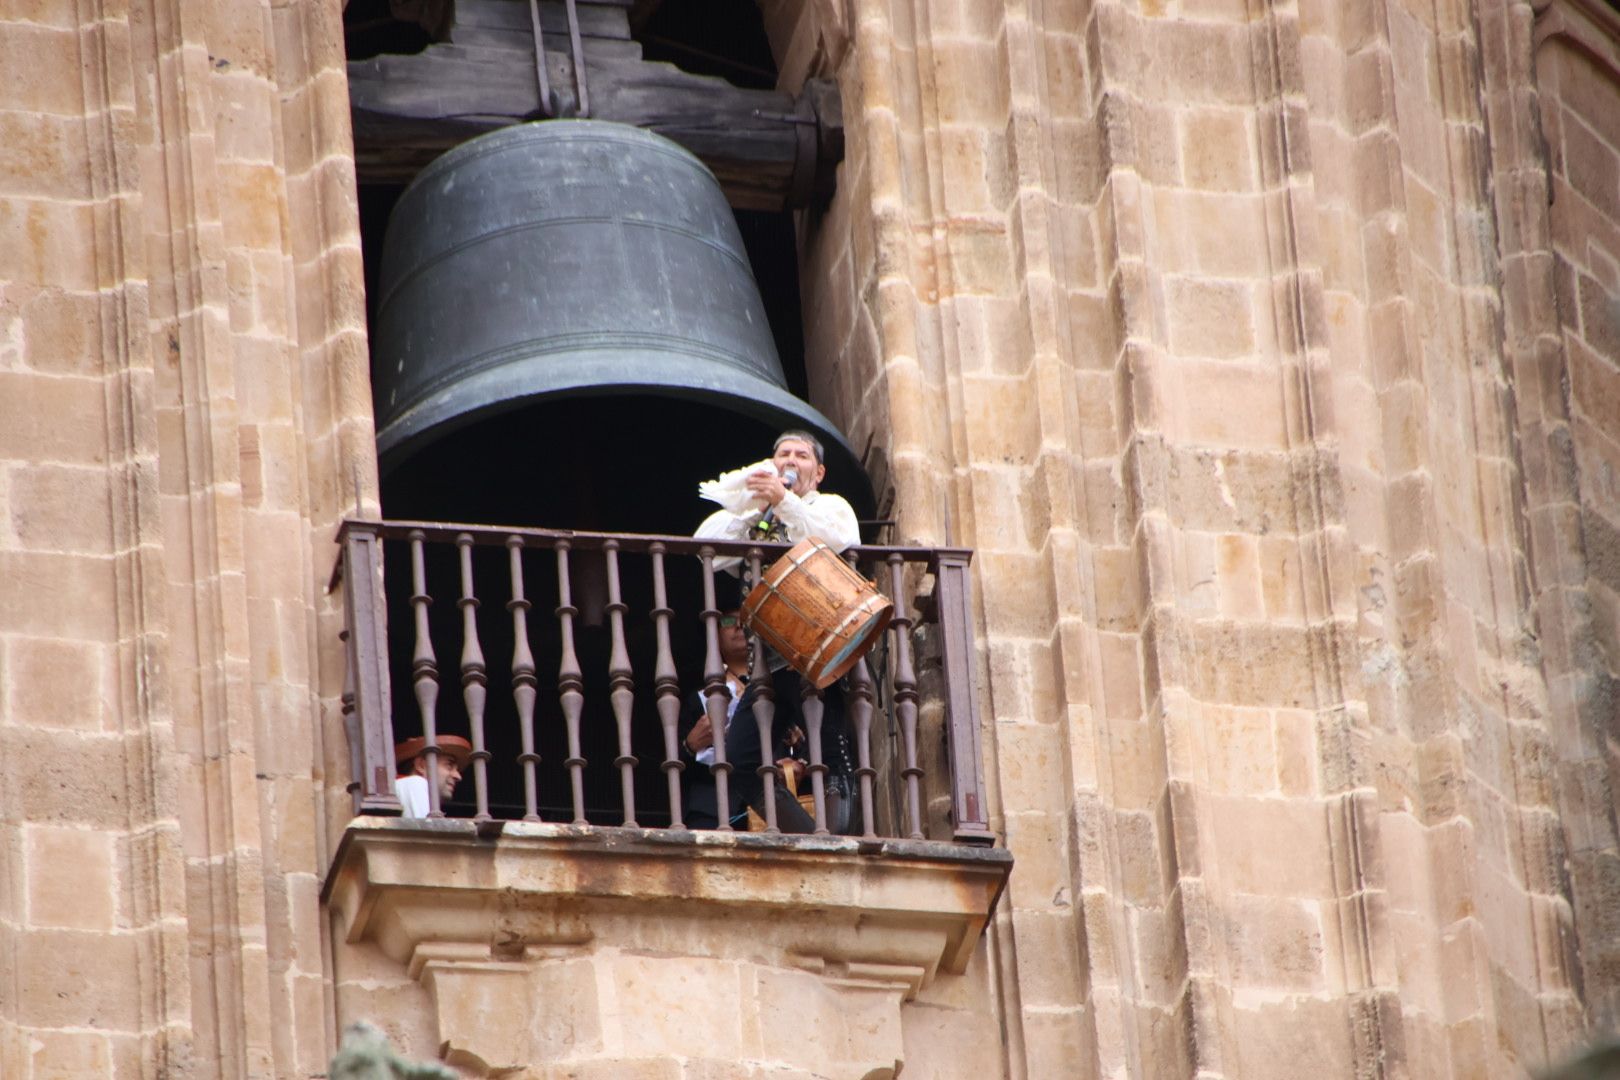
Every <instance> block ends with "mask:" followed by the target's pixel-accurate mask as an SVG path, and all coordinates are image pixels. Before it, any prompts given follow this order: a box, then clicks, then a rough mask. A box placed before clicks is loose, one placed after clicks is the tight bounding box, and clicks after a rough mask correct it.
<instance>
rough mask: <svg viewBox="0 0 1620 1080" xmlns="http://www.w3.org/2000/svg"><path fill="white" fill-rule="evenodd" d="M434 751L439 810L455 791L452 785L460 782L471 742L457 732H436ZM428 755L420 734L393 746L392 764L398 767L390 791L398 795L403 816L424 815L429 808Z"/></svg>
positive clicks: (470, 755) (469, 753) (430, 802)
mask: <svg viewBox="0 0 1620 1080" xmlns="http://www.w3.org/2000/svg"><path fill="white" fill-rule="evenodd" d="M438 750H439V753H438V758H439V770H438V771H439V777H438V788H439V807H440V809H443V807H444V804H445V803H447V802H449V801H450V797H451V796H452V795H454V794H455V790H456V785H457V784H459V783H461V770H462V769H465V768H466V767H467V760H468V759H469V758H471V757H472V743H470V742H468V741H467V740H466V739H463V738H462V737H461V736H459V735H440V736H439V737H438ZM429 757H430V755H429V754H428V753H427V739H426V737H424V736H421V735H418V736H416V737H415V738H414V739H406V740H405V741H404V742H402V743H400V744H398V745H397V746H395V747H394V763H395V765H396V767H397V768H398V769H399V775H398V776H396V777H395V778H394V794H395V795H397V796H399V804H400V806H402V807H403V808H404V810H403V812H402V816H404V817H408V818H425V817H427V816H428V813H429V812H430V811H431V809H432V805H433V804H432V801H431V799H432V797H431V795H430V794H429V793H428V759H429Z"/></svg>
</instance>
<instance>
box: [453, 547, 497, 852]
mask: <svg viewBox="0 0 1620 1080" xmlns="http://www.w3.org/2000/svg"><path fill="white" fill-rule="evenodd" d="M456 547H457V548H458V549H459V554H460V556H461V599H460V600H458V601H456V606H457V607H458V608H460V609H461V700H462V701H464V702H465V703H466V705H467V725H468V727H469V728H470V730H471V732H472V754H471V755H470V760H471V761H472V768H473V797H474V799H475V800H476V802H477V806H478V809H477V810H476V811H475V812H474V814H473V819H474V820H475V821H488V820H489V751H488V750H486V749H484V701H485V699H486V697H487V696H488V694H489V689H488V687H489V676H488V672H487V669H486V668H485V666H484V648H483V646H482V645H481V644H479V641H478V606H479V605H478V597H476V596H474V595H473V576H472V547H473V538H472V535H471V534H470V533H461V534H460V535H458V536H457V537H456Z"/></svg>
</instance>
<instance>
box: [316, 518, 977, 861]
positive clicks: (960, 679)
mask: <svg viewBox="0 0 1620 1080" xmlns="http://www.w3.org/2000/svg"><path fill="white" fill-rule="evenodd" d="M339 542H340V544H341V545H342V557H341V559H340V561H339V566H338V569H337V571H336V572H335V573H334V585H336V584H337V583H338V582H339V581H341V584H342V588H343V595H344V603H345V612H346V620H345V629H344V631H343V634H342V640H343V643H344V647H345V650H346V657H347V665H346V668H345V681H344V692H343V699H342V710H343V717H344V725H345V731H346V733H347V735H348V739H349V745H350V753H351V764H352V768H353V782H352V783H351V784H350V789H351V791H352V792H353V793H354V801H355V810H356V812H357V813H368V814H398V813H400V809H401V808H400V802H399V800H398V799H397V797H396V796H395V794H394V791H393V775H394V761H393V747H394V743H395V731H396V724H395V717H394V715H393V710H392V705H391V701H392V696H391V694H390V691H389V687H390V686H391V685H392V682H393V681H394V680H393V679H392V678H391V672H390V668H391V667H392V669H393V672H394V673H395V674H397V675H398V676H399V677H401V678H406V677H408V678H409V680H410V682H411V685H412V691H413V693H412V698H413V701H414V706H415V708H414V712H413V713H411V714H407V715H401V716H400V717H399V723H398V725H397V726H398V729H399V730H400V731H401V732H402V733H404V734H408V735H414V734H417V733H418V732H419V733H420V734H421V735H422V736H424V737H425V740H426V743H427V750H426V753H427V755H428V757H429V767H430V770H431V769H432V768H433V767H434V761H435V759H436V758H437V756H439V755H440V753H441V751H440V749H439V739H440V737H441V735H443V734H445V733H447V732H449V731H464V732H465V734H466V735H467V736H469V737H470V742H471V745H472V748H473V749H472V753H471V755H470V768H469V769H468V770H467V772H468V775H467V776H466V777H465V778H464V783H463V785H462V787H461V788H460V789H458V792H457V797H456V800H455V803H454V806H453V807H452V812H453V813H461V814H465V813H467V812H468V810H467V808H466V804H464V803H463V802H462V801H461V800H463V799H466V798H467V797H468V796H470V804H471V807H470V808H471V813H472V815H473V816H474V817H475V818H476V819H478V820H485V819H489V818H492V817H508V818H518V817H521V818H522V819H524V820H528V821H537V820H544V819H548V818H549V819H552V820H568V821H572V822H573V823H574V824H576V825H592V824H594V825H604V824H616V825H622V826H628V827H638V826H639V827H651V826H656V825H663V824H665V823H666V822H667V825H668V827H670V828H675V829H681V828H685V827H687V826H686V823H687V821H688V820H689V816H690V808H689V807H685V806H683V795H684V788H683V774H685V773H687V771H688V770H694V769H702V768H705V766H704V765H702V764H699V763H698V762H696V761H694V760H691V758H690V756H689V755H687V754H684V753H683V752H682V748H681V744H680V736H681V734H682V733H681V731H680V722H681V716H682V713H683V711H685V712H686V713H687V715H688V717H693V716H697V715H707V717H708V718H709V721H710V724H711V725H712V727H713V730H714V732H715V733H716V737H715V740H714V755H713V756H714V761H713V763H712V766H709V768H711V770H712V776H713V779H714V786H715V791H716V795H717V804H718V806H720V807H727V806H729V805H730V791H731V789H732V786H733V784H734V782H735V780H736V778H735V776H734V775H733V768H734V762H731V761H728V760H727V755H726V748H725V738H724V735H723V733H724V732H725V731H726V725H727V715H728V708H729V707H730V704H731V700H730V699H731V692H730V690H729V689H728V688H727V681H726V674H725V666H724V663H723V660H722V656H721V648H720V618H721V615H722V612H721V610H720V607H719V604H718V602H717V596H718V595H719V590H718V589H717V585H719V584H723V583H724V580H723V579H724V575H717V573H716V571H715V569H714V564H715V561H716V560H717V559H728V558H730V559H737V558H740V559H741V560H742V561H743V563H744V564H745V565H747V566H748V567H750V568H751V570H752V572H753V574H754V576H755V577H756V578H757V576H758V572H759V569H760V567H761V566H764V565H768V564H769V563H770V562H772V561H774V560H775V558H776V557H777V556H778V554H779V553H780V551H782V550H785V549H786V547H787V545H783V544H762V543H758V542H752V541H750V542H727V541H719V540H701V541H699V540H694V539H691V538H687V537H672V536H636V535H627V534H617V535H616V534H601V533H576V532H569V531H564V530H548V529H516V528H508V529H502V528H490V527H484V526H468V525H444V524H434V523H429V522H365V521H350V522H346V523H345V524H344V526H343V528H342V530H341V532H340V534H339ZM385 549H386V550H388V551H390V552H392V554H391V555H389V556H388V559H390V560H393V559H398V560H399V562H398V565H397V566H396V567H394V569H392V570H391V571H390V573H389V575H388V576H387V578H388V580H390V581H391V580H392V579H393V578H394V577H396V576H400V575H403V576H404V577H406V578H408V581H409V586H410V587H409V591H408V593H406V594H396V595H395V597H394V602H395V603H399V604H403V605H404V608H403V610H404V612H405V613H406V614H408V619H407V620H404V621H403V622H401V624H400V625H399V627H398V629H397V631H396V632H397V634H398V637H399V638H400V639H401V640H394V641H390V640H389V636H388V624H387V616H386V610H387V600H386V599H385V597H386V592H385V588H386V587H387V583H388V581H385V575H384V572H383V568H384V562H385V554H384V552H385ZM503 549H504V550H503ZM548 555H549V557H550V559H551V560H552V561H553V568H554V572H555V581H556V588H555V592H554V594H552V595H554V597H555V600H556V604H555V608H554V612H555V620H554V622H549V623H548V622H547V621H546V620H532V619H531V618H530V612H531V611H533V610H534V602H535V601H539V602H541V603H544V602H545V601H546V600H547V599H548V596H547V595H546V594H547V591H548V589H549V586H547V587H545V588H542V589H540V592H539V594H537V595H534V596H532V597H531V593H530V592H529V587H528V585H527V584H526V582H533V581H535V580H541V581H544V580H545V579H546V578H547V575H544V574H542V575H539V577H538V578H537V577H536V576H535V575H533V574H528V575H527V576H526V571H527V570H532V569H533V567H534V560H537V559H540V560H543V559H546V558H547V557H548ZM845 558H846V559H848V560H849V561H850V562H851V564H852V565H855V566H857V567H858V568H861V569H864V570H865V572H866V573H868V574H869V575H872V576H874V577H875V578H876V581H877V583H878V585H879V587H880V588H882V590H883V591H884V592H885V593H887V595H888V596H889V597H890V599H891V600H892V601H893V603H894V606H895V610H894V618H893V621H892V622H891V624H890V628H889V630H888V631H887V632H886V634H885V640H884V642H883V643H882V644H881V645H880V649H882V650H886V653H885V659H884V662H883V663H882V664H881V665H879V666H878V668H877V670H879V671H880V672H881V673H882V675H883V678H882V680H881V685H880V684H878V683H875V682H874V678H873V674H872V671H873V668H872V667H870V666H869V665H868V664H867V662H866V661H865V660H864V659H863V660H862V661H860V662H859V663H857V664H856V665H855V666H854V667H853V668H852V669H851V670H850V672H849V675H848V677H847V678H846V680H845V682H844V684H843V688H842V689H840V690H838V691H836V693H835V692H834V691H833V690H831V689H829V691H828V692H826V693H823V692H822V691H818V690H816V689H815V688H814V687H813V686H811V685H810V684H809V682H808V681H807V680H800V681H799V682H800V689H799V692H798V694H797V695H795V697H793V698H790V699H788V700H787V701H783V700H779V699H778V698H779V695H777V694H776V693H775V686H774V680H773V677H772V674H771V671H770V667H771V666H772V665H771V663H770V662H769V658H768V656H767V650H766V649H765V648H764V647H763V646H762V645H761V644H760V643H759V642H758V641H757V639H756V640H755V643H754V648H753V652H752V655H751V658H750V660H751V672H752V673H751V681H750V689H751V696H750V699H749V700H750V704H751V711H752V714H753V719H754V723H755V724H756V725H757V726H758V732H759V736H760V744H761V747H762V753H761V754H760V757H761V759H762V760H761V761H760V762H759V763H758V766H757V775H758V777H759V780H760V784H761V786H762V787H763V798H762V799H759V800H757V803H756V805H757V807H758V809H759V810H760V811H761V813H762V815H763V819H764V822H765V827H766V829H767V830H768V831H777V830H778V829H779V828H780V827H781V824H782V823H781V822H780V821H778V815H777V809H776V805H777V800H776V797H775V794H776V790H777V787H778V785H780V784H781V783H782V782H783V780H784V777H783V772H782V770H781V769H780V768H779V767H778V766H777V764H776V762H775V760H774V758H775V754H773V753H772V752H771V749H772V748H773V745H774V743H775V739H774V738H773V735H776V734H779V733H777V732H776V731H775V721H776V716H777V715H778V714H779V712H780V710H784V709H791V715H792V716H794V717H796V718H798V723H799V724H800V725H801V727H802V728H803V733H804V735H805V739H804V750H805V756H806V757H807V758H808V767H807V774H808V777H809V785H810V790H809V794H810V795H811V802H812V804H813V814H812V815H811V816H812V817H813V820H814V828H815V832H817V833H828V832H830V831H833V829H834V827H835V823H834V822H833V821H832V820H831V819H830V816H829V803H830V800H829V792H830V778H831V777H833V776H834V775H835V773H834V767H835V765H836V764H837V763H836V762H832V761H828V760H826V758H827V754H826V753H825V752H824V749H823V737H824V735H825V734H828V733H829V732H830V733H833V737H835V738H836V737H837V733H838V732H846V733H847V738H848V739H849V741H850V747H849V748H850V750H852V751H853V762H851V763H850V765H845V766H844V767H843V768H844V770H848V771H850V772H852V773H853V775H850V776H845V777H844V778H845V779H846V780H847V782H848V783H849V784H850V785H851V787H852V788H853V790H852V791H850V792H849V793H848V794H847V795H846V798H848V797H853V799H854V806H853V807H851V808H850V812H849V813H848V814H847V815H840V817H845V816H847V819H848V825H847V829H845V830H844V831H848V832H851V833H857V834H859V835H861V836H865V837H867V838H876V837H877V836H878V835H879V825H878V822H879V815H878V813H877V806H878V801H877V800H878V798H879V795H880V792H881V791H883V790H887V791H890V792H891V793H893V794H894V795H896V797H897V802H898V805H899V807H900V810H899V811H898V813H899V821H898V822H897V826H896V827H897V828H898V829H899V831H900V832H901V833H902V834H903V835H905V836H907V837H909V838H912V839H925V838H933V839H945V838H948V839H951V840H954V841H956V842H959V843H990V842H992V841H993V839H994V838H993V836H992V834H991V833H990V832H989V828H988V822H987V821H986V818H985V800H984V796H983V780H982V767H981V762H980V754H979V750H980V736H979V730H978V715H977V695H976V693H975V691H974V686H973V670H974V658H973V655H972V643H973V632H972V623H971V606H970V601H969V594H968V577H967V567H968V560H969V558H970V553H968V552H966V551H962V550H958V549H931V548H904V547H865V548H859V549H855V550H852V551H850V552H847V553H846V554H845ZM441 562H442V563H443V564H444V565H443V566H442V567H441V565H440V563H441ZM908 567H909V568H911V569H910V572H909V573H908ZM925 576H928V577H931V590H932V591H931V600H930V602H928V603H926V604H923V603H919V602H918V598H916V597H911V596H908V595H907V594H906V589H907V583H908V581H912V582H916V581H921V580H924V578H925ZM401 584H403V582H402V583H401ZM441 584H442V586H443V587H442V588H440V589H438V591H439V593H440V595H445V594H447V593H449V594H453V595H454V597H455V605H454V611H453V612H450V611H448V609H447V611H446V613H445V614H443V615H441V616H440V617H439V618H438V620H437V621H435V616H434V614H433V592H434V591H435V588H436V586H439V585H441ZM481 598H482V599H481ZM641 598H645V600H646V601H647V603H646V604H645V606H638V602H639V600H640V599H641ZM483 599H491V600H494V599H499V600H504V602H505V611H506V615H504V616H501V617H495V616H493V615H492V616H491V617H489V618H487V619H481V618H480V613H481V612H483V611H485V610H490V609H488V608H487V607H486V605H485V604H484V603H483ZM643 613H645V614H644V615H643ZM452 616H453V617H452ZM925 616H926V617H927V618H929V619H930V620H931V621H933V622H937V624H938V628H939V630H938V633H937V634H934V635H932V636H931V640H932V641H934V642H937V645H938V649H939V653H940V656H939V660H940V664H941V670H942V672H943V675H944V698H945V700H944V702H943V704H944V707H945V713H946V739H947V748H946V749H947V759H948V761H949V763H950V773H951V774H950V776H949V777H934V778H930V777H927V776H926V775H925V774H924V770H923V769H922V768H921V767H919V765H918V761H919V748H918V745H917V739H918V726H917V714H918V685H917V659H916V655H915V633H914V632H915V629H916V626H917V624H918V621H919V620H920V619H923V618H924V617H925ZM643 618H644V619H645V622H644V623H643V622H642V621H641V620H642V619H643ZM406 623H408V625H409V632H408V633H406V632H404V631H405V625H406ZM643 630H645V631H646V632H645V633H643ZM457 634H459V642H458V643H457V644H459V647H460V661H459V678H460V683H461V690H462V693H461V695H460V701H459V703H458V702H457V701H456V700H455V697H454V696H450V697H447V698H446V699H444V700H442V701H441V700H440V696H439V688H440V679H441V673H440V667H439V661H438V656H439V654H440V649H441V648H445V647H450V645H451V639H452V638H453V637H454V636H456V635H457ZM507 635H510V641H509V642H508V641H507V638H506V636H507ZM406 638H408V640H403V639H406ZM435 638H437V639H438V645H437V647H436V644H435ZM486 645H487V646H488V647H489V648H491V649H493V650H494V651H493V652H491V653H490V654H489V655H490V656H491V657H493V659H489V658H486ZM445 655H447V656H448V655H450V654H448V653H446V654H445ZM508 655H509V656H510V661H509V662H506V661H505V660H504V658H505V657H506V656H508ZM537 656H541V657H550V658H554V660H555V665H556V666H555V668H554V669H552V670H555V672H556V682H555V701H554V704H553V703H548V701H547V699H545V698H544V697H543V696H542V695H541V693H540V690H541V682H542V680H543V679H544V676H543V675H542V673H541V672H542V666H541V664H540V663H538V662H537V660H536V657H537ZM502 663H505V664H506V667H505V670H501V665H502ZM550 663H551V660H547V661H546V664H548V665H549V664H550ZM778 666H779V664H778ZM683 670H684V671H686V672H687V674H688V677H689V680H690V681H689V682H688V683H687V688H686V689H683V688H682V683H681V678H680V672H681V671H683ZM638 673H639V674H638ZM499 686H510V692H509V693H506V692H492V690H493V689H494V688H496V687H499ZM683 705H684V706H686V708H685V709H683ZM835 705H836V706H837V707H836V709H835V708H834V706H835ZM457 708H459V710H460V712H459V713H457V712H455V710H456V709H457ZM879 718H881V719H882V721H883V723H884V724H886V725H888V724H892V725H893V727H886V728H885V729H884V730H886V731H891V732H896V733H897V735H898V743H899V744H898V755H897V757H898V760H897V762H896V766H897V767H896V768H895V769H894V771H893V772H892V773H888V772H886V771H885V772H880V770H879V768H877V767H875V766H874V760H875V757H874V754H873V746H872V740H873V738H874V737H875V734H876V733H875V732H874V727H875V726H876V724H877V722H878V720H879ZM786 722H787V717H786V716H784V720H783V723H784V724H785V723H786ZM840 745H842V744H841V743H840ZM638 750H639V752H638ZM845 756H846V759H847V757H848V755H845ZM609 760H611V762H612V769H611V770H609V768H608V761H609ZM643 760H647V763H648V767H647V769H642V768H641V762H642V761H643ZM592 761H595V762H596V763H597V764H596V768H595V769H592V768H591V767H590V763H591V762H592ZM851 765H852V766H853V768H851ZM611 773H617V779H618V782H617V784H613V783H612V782H611V781H610V780H609V779H608V777H609V776H610V775H611ZM429 775H436V774H435V773H434V772H432V771H430V773H429ZM836 775H839V776H844V773H843V772H839V773H837V774H836ZM885 785H894V786H893V787H886V786H885ZM946 785H948V790H949V792H950V796H951V799H950V806H951V821H950V832H949V834H948V836H947V835H946V834H941V833H939V832H938V830H937V829H936V830H932V831H933V832H934V835H933V836H932V837H930V833H931V830H930V828H929V823H928V822H927V821H926V820H925V819H924V816H923V807H924V806H925V805H926V803H925V796H924V792H925V790H926V791H931V792H934V793H936V794H943V792H944V791H945V790H946ZM428 786H429V790H430V811H429V815H430V816H432V817H440V816H443V815H444V813H445V810H444V807H443V806H441V804H440V795H439V792H438V790H437V785H433V784H430V785H428ZM840 788H842V785H840ZM564 789H565V790H564ZM795 815H797V811H795ZM856 815H859V817H858V819H857V817H856ZM721 816H722V817H723V816H724V815H721ZM796 820H801V821H802V820H803V819H802V818H797V816H796ZM840 824H841V823H840ZM717 827H718V828H720V829H729V828H732V823H731V822H728V821H725V820H721V821H719V822H718V824H717ZM801 827H803V826H801Z"/></svg>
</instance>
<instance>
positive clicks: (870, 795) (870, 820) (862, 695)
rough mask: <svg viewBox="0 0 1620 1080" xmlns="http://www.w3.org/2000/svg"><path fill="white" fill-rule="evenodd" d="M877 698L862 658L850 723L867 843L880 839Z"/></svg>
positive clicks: (853, 679) (852, 678)
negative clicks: (874, 746)
mask: <svg viewBox="0 0 1620 1080" xmlns="http://www.w3.org/2000/svg"><path fill="white" fill-rule="evenodd" d="M844 561H845V562H847V563H849V565H851V566H855V553H854V552H850V553H849V554H848V555H846V556H844ZM857 569H859V568H858V567H857ZM875 696H876V695H875V694H874V693H873V689H872V669H871V668H870V667H869V666H867V663H866V657H864V656H863V657H861V658H860V659H859V660H857V661H855V666H854V667H852V668H850V669H849V722H850V726H851V728H853V730H854V733H855V779H856V781H857V783H858V785H859V787H860V800H861V836H862V837H864V838H865V839H868V840H873V839H876V838H877V807H876V803H875V801H874V800H875V799H876V792H875V791H874V790H873V789H874V784H875V782H876V780H877V770H876V769H874V768H873V767H872V710H873V702H874V700H875Z"/></svg>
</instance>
